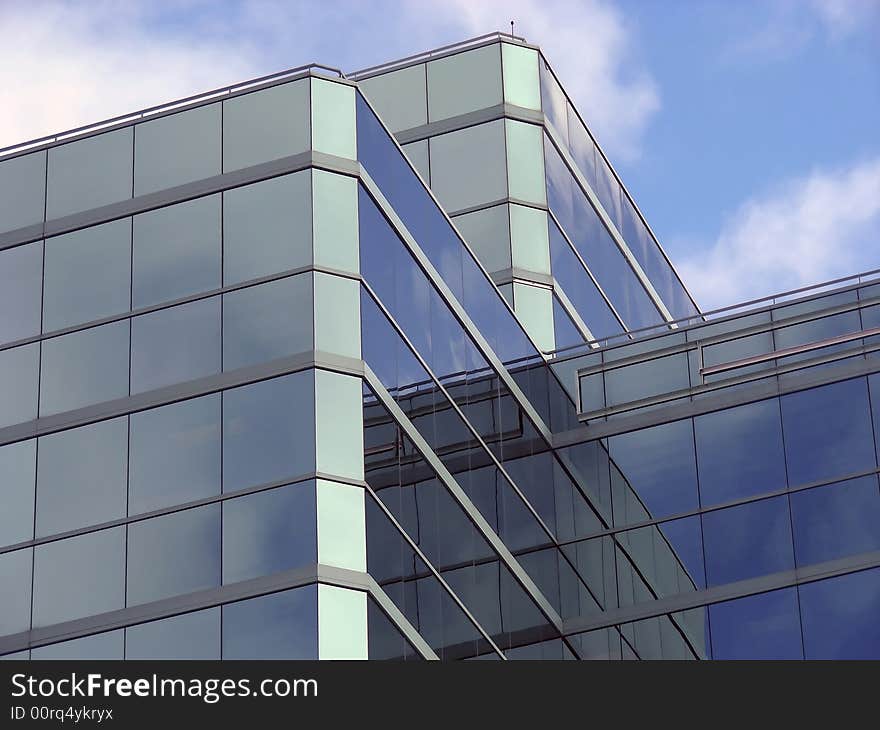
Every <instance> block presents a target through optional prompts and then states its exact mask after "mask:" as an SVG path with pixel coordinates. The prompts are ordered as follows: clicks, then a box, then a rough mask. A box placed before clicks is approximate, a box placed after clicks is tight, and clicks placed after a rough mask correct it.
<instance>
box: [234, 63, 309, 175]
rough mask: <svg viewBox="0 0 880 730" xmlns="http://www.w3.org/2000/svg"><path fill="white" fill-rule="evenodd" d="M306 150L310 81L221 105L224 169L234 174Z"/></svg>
mask: <svg viewBox="0 0 880 730" xmlns="http://www.w3.org/2000/svg"><path fill="white" fill-rule="evenodd" d="M308 148H309V79H308V78H306V79H302V80H300V81H294V82H292V83H287V84H281V85H279V86H273V87H271V88H268V89H263V90H262V91H255V92H253V93H250V94H244V95H243V96H238V97H236V98H234V99H229V100H227V101H224V102H223V169H224V171H229V170H237V169H239V168H241V167H248V166H250V165H257V164H259V163H261V162H268V161H269V160H277V159H278V158H279V157H286V156H288V155H295V154H297V153H298V152H305V151H306V150H307V149H308Z"/></svg>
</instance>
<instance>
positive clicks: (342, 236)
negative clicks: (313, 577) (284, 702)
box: [311, 78, 367, 659]
mask: <svg viewBox="0 0 880 730" xmlns="http://www.w3.org/2000/svg"><path fill="white" fill-rule="evenodd" d="M311 84H312V105H311V113H312V148H313V150H314V151H315V152H322V153H324V154H329V155H334V156H337V157H344V158H348V159H352V160H353V159H356V157H357V135H356V124H355V97H354V93H355V92H354V88H353V87H351V86H349V85H347V84H342V83H338V82H334V81H329V80H326V79H320V78H312V79H311ZM357 199H358V196H357V180H356V179H355V178H352V177H347V176H345V175H338V174H335V173H332V172H328V171H325V170H320V169H315V170H314V171H313V174H312V221H313V224H312V225H313V230H312V234H313V260H314V265H315V267H316V269H322V270H316V271H315V273H314V325H315V354H316V358H317V359H319V360H321V359H326V360H332V358H333V357H345V358H351V359H354V360H360V359H361V325H360V322H361V317H360V282H359V281H358V280H357V279H354V278H350V277H347V276H346V274H357V273H358V272H359V271H360V259H359V256H360V253H359V243H358V208H357ZM315 445H316V453H315V457H316V469H317V471H318V473H319V475H321V476H320V477H319V478H318V480H317V485H316V489H317V495H316V496H317V515H316V519H317V537H318V540H317V542H318V562H319V563H320V564H322V565H328V566H333V567H337V568H345V569H347V570H354V571H359V572H366V569H367V549H366V517H365V507H364V489H363V487H360V486H356V485H352V484H347V483H345V482H344V481H343V480H346V479H350V480H358V481H362V480H363V478H364V435H363V410H362V385H361V379H360V378H358V377H354V376H350V375H343V374H340V373H337V372H331V371H329V370H322V369H318V370H316V371H315ZM318 658H319V659H366V658H367V595H366V593H364V592H362V591H356V590H349V589H345V588H340V587H337V586H332V585H326V584H319V585H318Z"/></svg>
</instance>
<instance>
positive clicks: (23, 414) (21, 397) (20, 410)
mask: <svg viewBox="0 0 880 730" xmlns="http://www.w3.org/2000/svg"><path fill="white" fill-rule="evenodd" d="M39 372H40V343H38V342H35V343H34V344H32V345H23V346H21V347H14V348H12V349H11V350H0V427H2V426H11V425H12V424H14V423H24V422H25V421H30V420H32V419H34V418H36V417H37V392H38V388H39V379H40V378H39Z"/></svg>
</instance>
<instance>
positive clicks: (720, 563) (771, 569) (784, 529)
mask: <svg viewBox="0 0 880 730" xmlns="http://www.w3.org/2000/svg"><path fill="white" fill-rule="evenodd" d="M703 543H704V545H705V550H706V578H707V580H708V583H709V585H710V586H712V585H721V584H723V583H732V582H734V581H738V580H745V579H746V578H752V577H754V576H759V575H765V574H768V573H777V572H779V571H783V570H790V569H791V568H793V567H794V554H793V550H792V544H791V525H790V519H789V511H788V497H774V498H773V499H765V500H762V501H760V502H752V503H751V504H745V505H742V506H741V507H730V508H728V509H723V510H719V511H717V512H709V513H707V514H705V515H703Z"/></svg>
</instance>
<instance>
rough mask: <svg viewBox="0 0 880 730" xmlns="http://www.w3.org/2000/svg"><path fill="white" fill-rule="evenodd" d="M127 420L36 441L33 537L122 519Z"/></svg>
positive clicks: (115, 419)
mask: <svg viewBox="0 0 880 730" xmlns="http://www.w3.org/2000/svg"><path fill="white" fill-rule="evenodd" d="M127 473H128V419H127V418H114V419H113V420H110V421H101V422H99V423H95V424H92V425H91V426H83V427H82V428H74V429H71V430H69V431H61V432H60V433H55V434H52V435H50V436H43V437H42V438H41V439H40V448H39V461H38V464H37V537H41V536H44V535H52V534H55V533H59V532H66V531H67V530H75V529H76V528H78V527H84V526H85V525H96V524H99V523H101V522H108V521H110V520H115V519H118V518H120V517H124V516H125V501H126V499H125V492H126V477H127Z"/></svg>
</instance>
